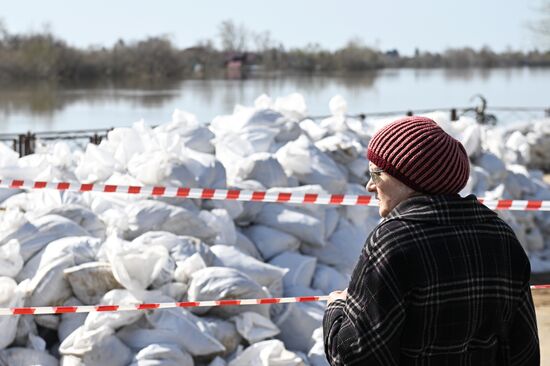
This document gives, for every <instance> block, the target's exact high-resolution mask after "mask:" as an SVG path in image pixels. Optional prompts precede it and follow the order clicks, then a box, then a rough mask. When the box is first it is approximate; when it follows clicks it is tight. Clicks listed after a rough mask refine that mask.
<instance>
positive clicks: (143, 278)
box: [104, 236, 175, 291]
mask: <svg viewBox="0 0 550 366" xmlns="http://www.w3.org/2000/svg"><path fill="white" fill-rule="evenodd" d="M104 247H105V252H106V255H107V258H108V260H109V263H110V264H111V267H112V269H113V275H114V277H115V279H116V280H117V281H118V282H119V283H120V284H121V285H123V286H124V287H125V288H127V289H128V290H132V291H140V290H145V289H146V288H147V287H149V286H150V285H151V284H153V283H154V282H155V281H156V283H157V284H158V286H160V285H163V284H165V283H167V282H169V281H170V280H171V278H170V276H171V275H172V273H173V272H174V270H175V262H174V261H173V260H172V258H170V255H169V253H168V250H167V249H166V248H165V247H164V246H162V245H154V246H138V245H132V244H131V243H129V242H125V241H123V240H120V239H118V238H116V237H113V236H111V237H109V238H108V239H107V241H106V242H105V244H104Z"/></svg>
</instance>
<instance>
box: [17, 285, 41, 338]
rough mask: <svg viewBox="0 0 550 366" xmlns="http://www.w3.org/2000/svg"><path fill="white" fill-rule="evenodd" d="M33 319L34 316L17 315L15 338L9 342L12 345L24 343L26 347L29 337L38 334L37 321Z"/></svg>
mask: <svg viewBox="0 0 550 366" xmlns="http://www.w3.org/2000/svg"><path fill="white" fill-rule="evenodd" d="M25 282H26V283H28V282H29V280H26V281H25ZM35 319H36V316H33V317H30V316H23V317H19V321H18V322H17V331H16V333H15V339H14V340H13V342H12V344H11V345H12V346H23V345H25V346H27V347H28V344H29V339H30V338H31V335H37V334H38V327H37V323H36V322H35Z"/></svg>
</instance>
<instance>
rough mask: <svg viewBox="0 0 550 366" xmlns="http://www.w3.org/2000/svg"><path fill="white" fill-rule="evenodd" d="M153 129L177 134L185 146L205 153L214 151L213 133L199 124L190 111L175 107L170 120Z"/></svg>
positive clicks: (156, 131) (157, 131)
mask: <svg viewBox="0 0 550 366" xmlns="http://www.w3.org/2000/svg"><path fill="white" fill-rule="evenodd" d="M154 131H155V133H159V132H163V133H167V134H177V135H179V136H180V138H181V140H182V142H183V144H184V145H185V146H186V147H189V148H191V149H194V150H197V151H202V152H206V153H210V152H214V146H213V145H212V139H213V138H214V134H213V133H212V132H210V130H208V128H207V127H206V126H201V125H200V123H199V121H198V120H197V117H196V116H195V115H194V114H192V113H189V112H186V111H183V110H180V109H175V110H174V112H173V113H172V121H171V122H169V123H164V124H162V125H160V126H158V127H156V128H155V129H154Z"/></svg>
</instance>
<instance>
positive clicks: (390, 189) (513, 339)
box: [323, 117, 540, 366]
mask: <svg viewBox="0 0 550 366" xmlns="http://www.w3.org/2000/svg"><path fill="white" fill-rule="evenodd" d="M368 158H369V161H370V170H371V171H370V174H371V179H370V180H369V183H368V185H367V189H368V190H369V192H376V195H377V197H378V199H379V200H380V209H379V212H380V215H381V216H382V217H383V218H384V220H383V221H382V222H381V223H380V224H379V225H378V226H377V227H376V228H375V229H374V230H373V232H372V233H371V234H370V236H369V237H368V239H367V241H366V244H365V247H364V249H363V250H362V252H361V255H360V258H359V260H358V263H357V265H356V267H355V269H354V272H353V275H352V278H351V281H350V283H349V287H348V289H347V290H344V291H336V292H333V293H331V294H330V298H329V301H328V305H327V308H326V311H325V316H324V320H323V330H324V340H325V352H326V355H327V359H328V361H329V362H330V364H331V365H384V366H388V365H498V366H502V365H539V363H540V361H539V359H540V355H539V354H540V350H539V341H538V336H537V328H536V318H535V311H534V307H533V301H532V298H531V292H530V287H529V276H530V266H529V260H528V258H527V256H526V255H525V252H524V251H523V248H522V247H521V245H520V243H519V241H518V239H517V237H516V236H515V234H514V232H513V231H512V229H511V228H510V227H509V226H508V225H507V224H506V223H505V222H503V221H502V220H501V219H500V218H499V217H498V216H497V215H496V214H495V213H494V212H493V211H491V210H490V209H488V208H487V207H485V206H483V205H482V204H481V203H479V202H478V200H477V199H476V197H475V196H473V195H470V196H467V197H464V198H462V197H460V196H459V195H458V192H459V191H460V190H461V189H462V188H463V187H464V186H465V185H466V182H467V180H468V176H469V161H468V156H467V154H466V152H465V150H464V147H463V146H462V145H461V144H460V142H458V141H457V140H455V139H454V138H452V137H451V136H449V135H448V134H447V133H445V132H444V131H443V130H442V129H441V128H440V127H439V126H438V125H437V124H436V123H435V122H434V121H432V120H430V119H428V118H423V117H408V118H404V119H400V120H397V121H395V122H393V123H391V124H389V125H387V126H386V127H384V128H382V129H381V130H380V131H378V132H377V133H376V134H375V135H374V136H373V138H372V139H371V141H370V143H369V147H368Z"/></svg>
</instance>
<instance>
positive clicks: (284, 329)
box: [274, 291, 324, 354]
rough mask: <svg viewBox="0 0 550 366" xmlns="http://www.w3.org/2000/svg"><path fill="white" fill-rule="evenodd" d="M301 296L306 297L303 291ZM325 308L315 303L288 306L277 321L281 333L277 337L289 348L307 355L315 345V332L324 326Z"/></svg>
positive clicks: (275, 320)
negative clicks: (313, 337) (313, 335)
mask: <svg viewBox="0 0 550 366" xmlns="http://www.w3.org/2000/svg"><path fill="white" fill-rule="evenodd" d="M300 293H301V296H304V295H306V293H305V292H303V291H301V292H300ZM323 315H324V309H323V307H320V306H319V305H318V304H313V303H292V304H287V307H286V309H285V310H284V311H283V312H282V313H281V314H279V315H278V316H277V317H276V318H275V319H274V322H275V324H276V325H277V326H278V327H279V329H280V330H281V332H280V333H279V334H278V335H277V339H280V340H282V341H283V342H284V344H285V345H286V346H287V347H288V348H289V349H293V350H297V351H301V352H304V353H306V354H307V352H308V351H309V350H310V349H311V347H312V346H313V344H314V341H313V339H312V337H311V335H312V334H313V331H314V330H315V329H317V328H318V327H319V325H321V324H322V321H323Z"/></svg>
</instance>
